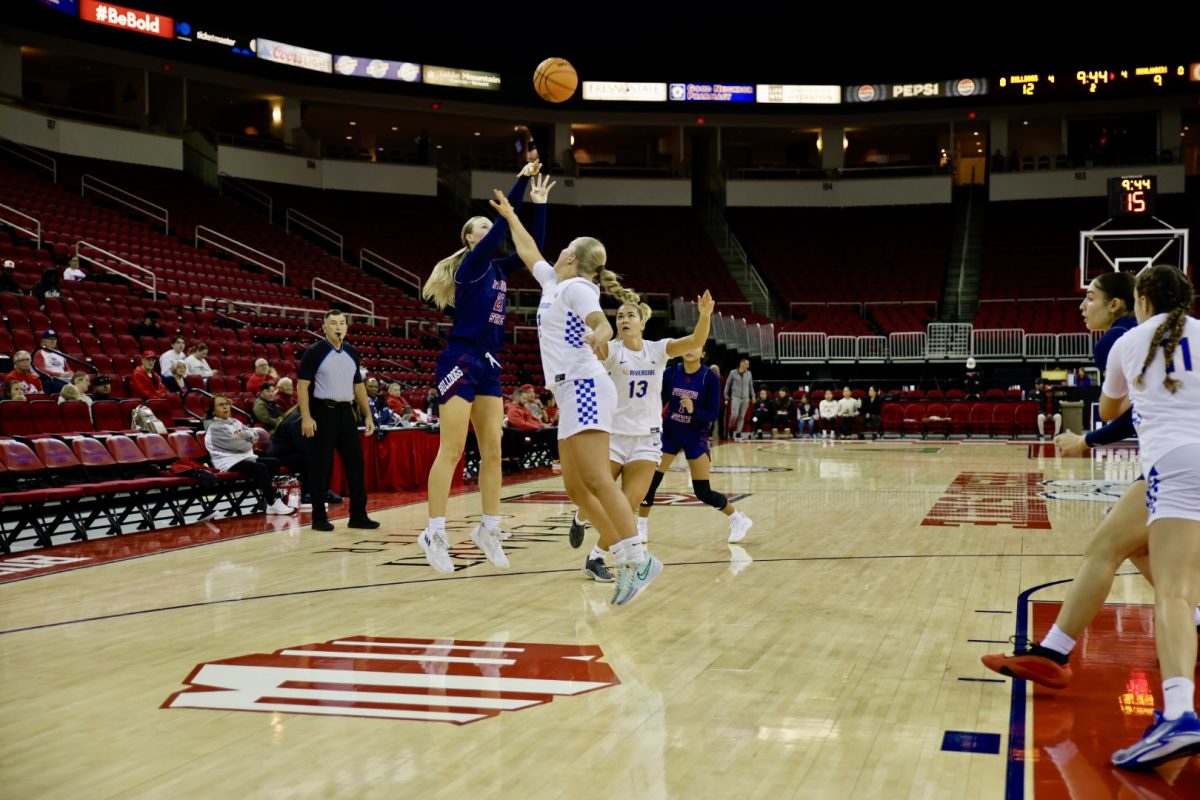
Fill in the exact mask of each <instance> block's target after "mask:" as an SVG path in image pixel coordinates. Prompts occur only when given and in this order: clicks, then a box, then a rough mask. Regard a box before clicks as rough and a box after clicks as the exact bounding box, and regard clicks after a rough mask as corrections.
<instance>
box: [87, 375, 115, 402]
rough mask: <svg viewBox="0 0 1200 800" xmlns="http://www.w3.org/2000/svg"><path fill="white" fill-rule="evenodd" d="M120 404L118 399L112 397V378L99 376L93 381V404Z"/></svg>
mask: <svg viewBox="0 0 1200 800" xmlns="http://www.w3.org/2000/svg"><path fill="white" fill-rule="evenodd" d="M106 400H107V401H111V402H113V403H116V402H118V398H116V397H113V396H112V378H110V377H108V376H107V375H97V376H96V379H95V380H94V381H92V402H94V403H100V402H103V401H106Z"/></svg>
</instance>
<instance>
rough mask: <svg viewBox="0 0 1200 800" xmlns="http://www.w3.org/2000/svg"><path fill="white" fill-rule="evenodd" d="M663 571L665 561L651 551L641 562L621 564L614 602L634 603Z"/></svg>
mask: <svg viewBox="0 0 1200 800" xmlns="http://www.w3.org/2000/svg"><path fill="white" fill-rule="evenodd" d="M662 571H663V563H662V562H661V561H659V560H658V559H657V558H655V557H654V556H652V555H650V554H649V553H647V554H646V560H645V561H643V562H641V563H640V564H623V565H621V567H620V572H619V574H618V576H617V590H616V591H615V592H613V598H612V604H613V605H614V606H623V605H625V604H627V603H632V602H633V601H634V599H635V598H636V597H637V596H638V595H639V594H641V593H642V590H643V589H645V588H646V587H647V586H649V585H650V582H651V581H653V580H654V579H655V578H657V577H658V576H659V575H661V574H662Z"/></svg>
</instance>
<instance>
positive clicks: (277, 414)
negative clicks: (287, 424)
mask: <svg viewBox="0 0 1200 800" xmlns="http://www.w3.org/2000/svg"><path fill="white" fill-rule="evenodd" d="M282 418H283V412H281V411H280V410H279V406H278V405H277V404H276V403H275V384H273V383H271V382H270V381H266V382H264V383H262V384H260V385H259V387H258V397H256V398H254V419H255V420H257V421H258V422H259V423H260V424H261V425H262V426H263V427H264V428H266V429H267V433H274V432H275V429H276V428H277V427H279V421H280V420H281V419H282Z"/></svg>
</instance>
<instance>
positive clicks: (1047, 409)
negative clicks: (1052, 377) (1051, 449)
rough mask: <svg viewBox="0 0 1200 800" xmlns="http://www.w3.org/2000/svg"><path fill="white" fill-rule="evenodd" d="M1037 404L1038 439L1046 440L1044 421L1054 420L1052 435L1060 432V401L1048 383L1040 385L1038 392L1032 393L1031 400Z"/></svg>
mask: <svg viewBox="0 0 1200 800" xmlns="http://www.w3.org/2000/svg"><path fill="white" fill-rule="evenodd" d="M1032 399H1034V400H1036V401H1037V404H1038V418H1037V428H1038V438H1039V439H1045V438H1046V421H1047V420H1051V419H1052V420H1054V435H1055V436H1058V434H1059V433H1060V432H1061V431H1062V400H1061V399H1060V398H1059V397H1058V395H1057V394H1056V393H1055V391H1054V387H1053V386H1051V385H1050V384H1048V383H1043V384H1042V390H1041V391H1040V392H1034V396H1033V398H1032Z"/></svg>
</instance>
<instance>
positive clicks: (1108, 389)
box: [1101, 337, 1129, 399]
mask: <svg viewBox="0 0 1200 800" xmlns="http://www.w3.org/2000/svg"><path fill="white" fill-rule="evenodd" d="M1128 345H1129V339H1127V338H1126V337H1121V338H1120V339H1118V340H1117V342H1116V344H1114V345H1113V346H1112V350H1110V351H1109V352H1108V367H1109V368H1108V372H1106V373H1104V386H1103V388H1102V389H1101V391H1102V392H1104V394H1106V395H1108V396H1109V397H1112V398H1115V399H1120V398H1122V397H1124V396H1125V395H1127V394H1129V384H1128V382H1127V381H1126V380H1125V372H1124V371H1123V366H1124V365H1123V364H1122V361H1123V357H1124V353H1125V350H1126V349H1127V347H1128Z"/></svg>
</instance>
